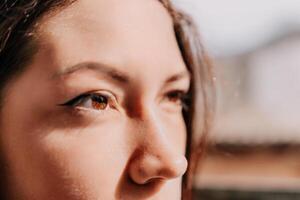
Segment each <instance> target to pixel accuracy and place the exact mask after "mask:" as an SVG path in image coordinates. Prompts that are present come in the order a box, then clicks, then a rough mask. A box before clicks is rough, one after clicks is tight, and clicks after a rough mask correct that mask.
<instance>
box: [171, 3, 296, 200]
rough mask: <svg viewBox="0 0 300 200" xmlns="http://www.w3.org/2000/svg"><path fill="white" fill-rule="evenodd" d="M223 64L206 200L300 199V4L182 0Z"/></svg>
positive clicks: (203, 191) (201, 192)
mask: <svg viewBox="0 0 300 200" xmlns="http://www.w3.org/2000/svg"><path fill="white" fill-rule="evenodd" d="M174 3H175V4H176V5H177V7H179V8H181V9H182V10H184V11H186V12H187V13H189V14H190V15H192V16H193V17H194V19H195V21H196V23H197V25H198V27H199V29H200V33H201V36H202V39H203V43H204V45H205V46H206V48H207V51H208V52H209V53H210V55H211V57H212V58H213V61H214V64H215V72H216V77H217V81H216V83H217V92H218V94H217V113H216V119H215V128H214V130H213V133H212V134H211V135H210V137H209V146H208V151H207V155H206V157H205V159H204V161H203V163H202V164H201V165H200V168H199V172H198V175H197V180H196V187H197V191H198V197H196V199H205V200H215V199H220V200H234V199H238V200H244V199H245V200H246V199H249V200H250V199H251V200H256V199H257V200H260V199H263V200H265V199H267V200H269V199H270V200H277V199H278V200H285V199H287V200H290V199H300V123H298V121H299V116H300V115H299V113H300V1H299V0H276V1H274V0H251V1H241V0H225V1H220V0H174Z"/></svg>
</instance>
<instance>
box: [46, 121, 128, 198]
mask: <svg viewBox="0 0 300 200" xmlns="http://www.w3.org/2000/svg"><path fill="white" fill-rule="evenodd" d="M68 132H69V133H70V135H68ZM68 132H65V131H64V132H63V133H60V132H56V133H55V132H54V133H52V134H49V135H48V136H47V137H45V138H43V139H42V141H41V149H42V151H43V154H44V155H45V160H44V161H43V163H44V164H45V165H48V166H49V165H51V166H53V169H54V170H52V171H53V172H54V174H53V175H54V176H56V177H58V179H63V180H59V181H60V182H63V183H64V184H63V185H64V187H69V188H68V190H69V191H70V190H71V191H85V192H86V193H87V194H86V195H88V196H94V195H95V196H99V195H100V196H102V197H103V195H105V194H107V193H110V194H111V192H113V191H112V190H113V188H115V187H116V185H117V184H118V181H119V177H121V176H122V173H123V170H124V168H125V167H126V162H127V159H128V154H129V152H128V151H129V147H128V146H127V145H126V138H124V135H125V134H120V133H122V132H124V129H122V128H121V126H118V125H116V124H115V125H114V126H112V124H107V125H103V126H101V127H94V128H93V127H89V128H85V129H82V130H81V131H80V132H78V131H77V132H78V133H77V134H75V135H74V134H72V130H70V131H68ZM103 183H105V186H104V185H103ZM100 186H101V187H100ZM80 195H82V194H80Z"/></svg>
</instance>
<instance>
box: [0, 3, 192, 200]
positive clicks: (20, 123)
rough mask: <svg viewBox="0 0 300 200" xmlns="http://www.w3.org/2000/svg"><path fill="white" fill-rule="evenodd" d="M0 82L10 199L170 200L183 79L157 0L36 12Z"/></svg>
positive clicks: (181, 163) (180, 163)
mask: <svg viewBox="0 0 300 200" xmlns="http://www.w3.org/2000/svg"><path fill="white" fill-rule="evenodd" d="M35 32H36V33H35V35H36V40H37V43H38V45H39V51H38V52H37V54H35V55H34V57H33V61H32V62H31V63H30V64H29V66H28V67H27V68H26V70H25V71H24V72H23V73H22V74H21V75H20V76H18V77H17V78H16V79H14V80H12V81H11V82H10V83H9V85H8V86H7V92H6V95H5V103H4V106H3V108H2V111H1V137H2V138H1V139H2V149H3V152H4V155H5V157H6V161H7V164H8V168H9V183H8V184H10V189H11V190H10V193H11V198H10V199H12V200H13V199H18V200H71V199H72V200H112V199H124V200H127V199H128V200H135V199H155V200H158V199H160V200H169V199H170V200H176V199H177V200H179V199H180V198H181V180H182V175H183V174H184V173H185V171H186V168H187V160H186V158H185V156H184V155H185V144H186V128H185V124H184V120H183V116H182V112H181V110H182V102H181V97H182V95H184V93H186V92H187V91H188V89H189V85H190V76H189V73H188V71H187V69H186V66H185V64H184V62H183V60H182V57H181V54H180V50H179V48H178V45H177V43H176V39H175V35H174V31H173V25H172V20H171V17H170V16H169V13H168V12H167V11H166V9H165V8H164V7H163V6H162V4H161V3H160V2H159V1H157V0H78V1H77V2H76V3H74V4H73V5H71V6H68V7H66V8H63V9H62V10H59V11H57V12H56V13H51V14H49V15H47V16H44V17H43V18H42V19H41V20H40V21H39V24H38V27H37V29H36V31H35Z"/></svg>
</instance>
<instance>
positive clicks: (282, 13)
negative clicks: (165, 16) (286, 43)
mask: <svg viewBox="0 0 300 200" xmlns="http://www.w3.org/2000/svg"><path fill="white" fill-rule="evenodd" d="M173 1H174V3H175V4H176V5H177V6H178V7H180V8H182V9H184V10H186V12H188V13H189V14H191V15H192V16H193V17H194V18H195V20H196V22H197V24H198V26H199V29H200V31H201V34H202V38H203V40H204V44H205V45H206V47H207V48H208V50H209V52H210V53H211V54H212V55H214V56H226V55H233V54H237V53H241V52H245V51H249V50H251V49H253V48H255V47H256V46H258V45H260V44H262V43H264V42H267V41H268V40H270V39H272V38H274V37H277V36H278V35H281V34H283V33H286V32H289V31H291V30H290V29H295V27H299V26H300V0H247V1H245V0H173Z"/></svg>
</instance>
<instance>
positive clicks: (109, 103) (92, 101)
mask: <svg viewBox="0 0 300 200" xmlns="http://www.w3.org/2000/svg"><path fill="white" fill-rule="evenodd" d="M62 106H71V107H77V108H87V109H93V110H98V111H102V110H106V109H108V108H110V107H112V108H114V97H112V95H108V94H100V93H92V94H83V95H80V96H78V97H76V98H74V99H72V100H70V101H68V102H66V103H64V104H62Z"/></svg>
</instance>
